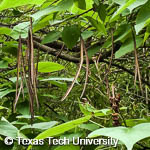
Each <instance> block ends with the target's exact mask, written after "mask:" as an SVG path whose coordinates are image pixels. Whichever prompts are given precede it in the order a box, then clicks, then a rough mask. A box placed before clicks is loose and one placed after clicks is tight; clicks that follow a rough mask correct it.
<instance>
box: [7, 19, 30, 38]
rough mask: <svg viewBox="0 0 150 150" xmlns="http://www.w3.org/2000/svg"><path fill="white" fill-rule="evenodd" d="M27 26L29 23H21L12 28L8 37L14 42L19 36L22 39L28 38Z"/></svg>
mask: <svg viewBox="0 0 150 150" xmlns="http://www.w3.org/2000/svg"><path fill="white" fill-rule="evenodd" d="M29 24H30V23H29V22H23V23H19V24H18V25H16V26H14V28H13V30H12V32H11V34H10V36H11V37H12V38H14V39H15V40H17V39H19V36H20V35H21V37H22V38H26V37H27V36H28V30H29Z"/></svg>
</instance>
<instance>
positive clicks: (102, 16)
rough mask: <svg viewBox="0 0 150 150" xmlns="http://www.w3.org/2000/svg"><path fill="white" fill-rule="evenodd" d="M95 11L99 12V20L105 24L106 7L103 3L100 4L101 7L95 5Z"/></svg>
mask: <svg viewBox="0 0 150 150" xmlns="http://www.w3.org/2000/svg"><path fill="white" fill-rule="evenodd" d="M95 9H96V11H97V12H98V15H99V18H100V19H101V20H102V21H103V22H105V18H106V15H107V14H106V7H105V5H104V4H103V3H99V5H98V6H97V5H95Z"/></svg>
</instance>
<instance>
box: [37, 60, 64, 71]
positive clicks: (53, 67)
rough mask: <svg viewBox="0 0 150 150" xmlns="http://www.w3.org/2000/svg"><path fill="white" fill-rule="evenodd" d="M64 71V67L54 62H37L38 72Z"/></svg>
mask: <svg viewBox="0 0 150 150" xmlns="http://www.w3.org/2000/svg"><path fill="white" fill-rule="evenodd" d="M62 69H64V66H62V65H60V64H58V63H54V62H39V63H38V72H42V73H48V72H55V71H59V70H62Z"/></svg>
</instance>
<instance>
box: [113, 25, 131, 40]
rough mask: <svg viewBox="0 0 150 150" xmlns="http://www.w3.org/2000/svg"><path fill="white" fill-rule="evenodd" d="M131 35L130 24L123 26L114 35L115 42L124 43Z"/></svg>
mask: <svg viewBox="0 0 150 150" xmlns="http://www.w3.org/2000/svg"><path fill="white" fill-rule="evenodd" d="M129 36H132V34H131V26H130V25H129V24H122V25H120V26H119V27H118V29H117V30H116V31H115V33H114V37H115V42H117V41H122V42H124V41H125V40H126V39H127V38H128V37H129Z"/></svg>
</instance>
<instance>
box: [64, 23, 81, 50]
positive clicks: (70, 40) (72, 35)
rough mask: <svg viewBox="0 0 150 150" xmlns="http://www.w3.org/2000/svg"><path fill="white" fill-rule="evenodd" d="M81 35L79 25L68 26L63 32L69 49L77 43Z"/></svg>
mask: <svg viewBox="0 0 150 150" xmlns="http://www.w3.org/2000/svg"><path fill="white" fill-rule="evenodd" d="M79 37H80V28H79V27H78V25H71V26H66V27H65V28H64V30H63V32H62V39H63V41H64V42H65V44H66V46H67V47H68V48H69V49H72V48H73V46H74V45H75V44H76V43H77V41H78V40H79Z"/></svg>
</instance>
